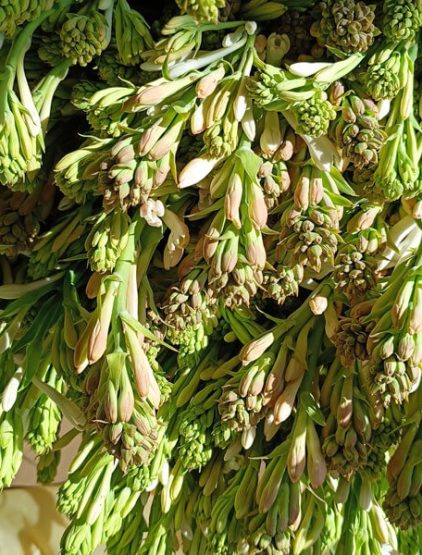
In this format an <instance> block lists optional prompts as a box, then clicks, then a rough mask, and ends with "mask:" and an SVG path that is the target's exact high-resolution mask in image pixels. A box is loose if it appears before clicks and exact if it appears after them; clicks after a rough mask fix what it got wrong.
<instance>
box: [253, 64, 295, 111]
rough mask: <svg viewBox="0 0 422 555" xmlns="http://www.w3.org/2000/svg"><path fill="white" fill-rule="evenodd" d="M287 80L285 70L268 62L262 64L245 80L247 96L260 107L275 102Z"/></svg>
mask: <svg viewBox="0 0 422 555" xmlns="http://www.w3.org/2000/svg"><path fill="white" fill-rule="evenodd" d="M285 81H287V76H286V74H285V72H284V71H283V70H282V69H280V68H275V67H273V66H270V65H269V64H262V67H260V68H259V71H258V72H256V73H255V75H254V76H253V77H251V78H250V79H249V81H248V82H247V88H248V93H249V96H250V97H251V98H252V100H253V101H254V103H255V104H256V105H257V106H259V107H260V108H264V107H265V106H267V105H269V104H271V103H272V102H276V101H277V100H279V99H280V96H281V94H282V92H283V90H284V87H285V85H286V83H285Z"/></svg>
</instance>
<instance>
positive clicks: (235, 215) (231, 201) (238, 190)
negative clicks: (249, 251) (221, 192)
mask: <svg viewBox="0 0 422 555" xmlns="http://www.w3.org/2000/svg"><path fill="white" fill-rule="evenodd" d="M242 196H243V184H242V178H241V177H240V175H239V174H238V173H237V172H236V173H233V174H232V175H231V177H230V179H229V184H228V186H227V192H226V196H225V197H224V213H225V216H226V218H227V219H228V220H230V221H231V222H233V225H234V226H235V227H236V229H240V228H241V227H242V223H241V221H240V204H241V202H242Z"/></svg>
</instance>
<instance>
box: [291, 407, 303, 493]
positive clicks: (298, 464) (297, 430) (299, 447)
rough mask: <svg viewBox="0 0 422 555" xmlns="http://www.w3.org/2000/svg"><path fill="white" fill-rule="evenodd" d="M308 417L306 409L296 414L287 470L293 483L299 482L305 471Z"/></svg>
mask: <svg viewBox="0 0 422 555" xmlns="http://www.w3.org/2000/svg"><path fill="white" fill-rule="evenodd" d="M307 419H308V417H307V414H306V412H305V410H303V409H300V410H299V412H298V414H297V416H296V422H295V426H294V429H293V438H292V442H291V445H290V450H289V454H288V457H287V472H288V473H289V477H290V480H291V481H292V482H293V483H295V482H298V481H299V480H300V478H301V477H302V475H303V473H304V471H305V466H306V423H307Z"/></svg>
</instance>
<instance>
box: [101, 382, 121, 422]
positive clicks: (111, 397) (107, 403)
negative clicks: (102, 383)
mask: <svg viewBox="0 0 422 555" xmlns="http://www.w3.org/2000/svg"><path fill="white" fill-rule="evenodd" d="M103 404H104V412H105V417H106V419H107V420H108V422H110V423H112V424H114V423H116V422H117V420H118V408H117V392H116V388H115V387H114V384H113V383H112V382H111V381H108V382H107V389H106V393H105V396H104V401H103Z"/></svg>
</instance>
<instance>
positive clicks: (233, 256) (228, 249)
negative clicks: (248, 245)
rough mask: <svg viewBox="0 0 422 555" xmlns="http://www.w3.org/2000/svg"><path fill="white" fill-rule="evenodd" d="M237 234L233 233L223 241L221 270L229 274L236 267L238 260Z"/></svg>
mask: <svg viewBox="0 0 422 555" xmlns="http://www.w3.org/2000/svg"><path fill="white" fill-rule="evenodd" d="M238 247H239V236H238V235H235V236H234V237H232V238H231V239H228V240H227V241H225V245H224V251H223V255H222V257H221V271H222V272H223V273H227V274H230V273H231V272H232V271H233V270H234V269H235V267H236V264H237V260H238Z"/></svg>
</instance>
